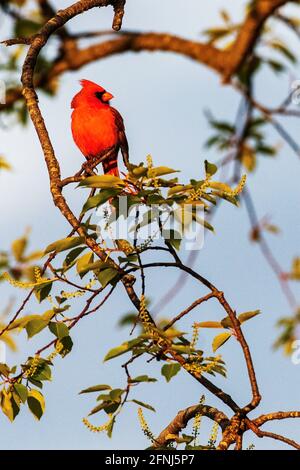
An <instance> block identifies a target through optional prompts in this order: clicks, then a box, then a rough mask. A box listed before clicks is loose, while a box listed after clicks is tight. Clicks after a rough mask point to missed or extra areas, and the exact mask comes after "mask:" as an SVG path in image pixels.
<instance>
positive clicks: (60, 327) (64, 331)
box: [49, 322, 69, 339]
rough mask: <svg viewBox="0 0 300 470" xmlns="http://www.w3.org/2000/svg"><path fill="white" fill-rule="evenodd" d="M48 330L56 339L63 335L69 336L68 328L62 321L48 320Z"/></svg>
mask: <svg viewBox="0 0 300 470" xmlns="http://www.w3.org/2000/svg"><path fill="white" fill-rule="evenodd" d="M49 330H50V331H51V333H53V334H54V335H55V336H56V337H57V338H58V339H62V338H64V337H65V336H69V328H68V327H67V325H65V324H64V323H63V322H50V323H49Z"/></svg>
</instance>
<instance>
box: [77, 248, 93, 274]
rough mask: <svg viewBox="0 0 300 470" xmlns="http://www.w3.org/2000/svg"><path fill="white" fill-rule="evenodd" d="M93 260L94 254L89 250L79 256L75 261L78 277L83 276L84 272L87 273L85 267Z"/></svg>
mask: <svg viewBox="0 0 300 470" xmlns="http://www.w3.org/2000/svg"><path fill="white" fill-rule="evenodd" d="M93 261H94V255H93V253H91V252H88V253H85V254H84V255H83V256H81V257H80V258H79V259H78V261H77V263H76V270H77V272H78V274H79V275H80V277H83V275H84V274H86V273H87V271H86V267H87V266H88V265H89V264H91V263H93Z"/></svg>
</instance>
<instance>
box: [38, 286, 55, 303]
mask: <svg viewBox="0 0 300 470" xmlns="http://www.w3.org/2000/svg"><path fill="white" fill-rule="evenodd" d="M52 285H53V283H52V282H48V283H47V284H41V285H39V286H36V287H35V288H34V294H35V296H36V298H37V300H38V302H39V303H41V302H43V300H45V299H46V298H47V297H48V295H49V294H50V292H51V289H52Z"/></svg>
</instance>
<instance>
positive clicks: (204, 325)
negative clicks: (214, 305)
mask: <svg viewBox="0 0 300 470" xmlns="http://www.w3.org/2000/svg"><path fill="white" fill-rule="evenodd" d="M196 325H197V326H199V327H200V328H223V325H222V324H221V322H219V321H201V322H199V323H198V322H197V323H196Z"/></svg>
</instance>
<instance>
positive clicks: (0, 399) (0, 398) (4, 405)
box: [0, 389, 20, 422]
mask: <svg viewBox="0 0 300 470" xmlns="http://www.w3.org/2000/svg"><path fill="white" fill-rule="evenodd" d="M0 404H1V409H2V411H3V413H4V414H5V415H6V416H7V417H8V419H9V420H10V421H11V422H12V421H14V419H15V417H16V416H17V415H18V413H19V411H20V407H19V405H18V403H16V401H15V400H14V397H13V395H12V393H11V392H9V391H6V390H5V389H3V390H2V391H1V392H0Z"/></svg>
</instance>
